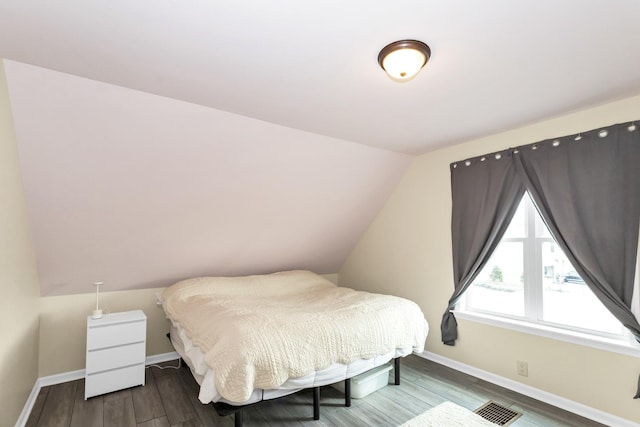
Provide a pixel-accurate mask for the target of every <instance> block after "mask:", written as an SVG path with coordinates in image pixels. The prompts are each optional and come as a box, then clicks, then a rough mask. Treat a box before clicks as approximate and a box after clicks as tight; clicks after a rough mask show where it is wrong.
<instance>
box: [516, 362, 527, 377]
mask: <svg viewBox="0 0 640 427" xmlns="http://www.w3.org/2000/svg"><path fill="white" fill-rule="evenodd" d="M518 375H521V376H523V377H528V376H529V365H528V364H527V362H525V361H523V360H518Z"/></svg>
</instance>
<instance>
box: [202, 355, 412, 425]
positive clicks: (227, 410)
mask: <svg viewBox="0 0 640 427" xmlns="http://www.w3.org/2000/svg"><path fill="white" fill-rule="evenodd" d="M393 373H394V381H393V383H394V384H395V385H400V358H399V357H396V358H394V359H393ZM312 390H313V419H314V420H319V419H320V387H313V388H312ZM282 397H287V396H282ZM282 397H280V398H278V399H281V398H282ZM262 402H264V400H262V401H260V402H255V403H250V404H248V405H239V406H234V405H229V404H228V403H224V402H215V403H212V405H213V407H214V409H215V410H216V412H217V413H218V415H220V416H221V417H226V416H229V415H232V414H233V415H234V426H235V427H242V423H243V414H244V410H245V409H246V408H250V407H252V406H255V405H258V404H260V403H262ZM344 406H346V407H350V406H351V378H347V379H345V380H344Z"/></svg>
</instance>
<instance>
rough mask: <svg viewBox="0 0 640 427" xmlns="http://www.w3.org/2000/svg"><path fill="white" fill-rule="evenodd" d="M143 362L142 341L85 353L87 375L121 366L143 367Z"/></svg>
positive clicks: (143, 346) (143, 344)
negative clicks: (136, 365) (139, 365)
mask: <svg viewBox="0 0 640 427" xmlns="http://www.w3.org/2000/svg"><path fill="white" fill-rule="evenodd" d="M144 362H145V343H144V341H141V342H139V343H136V344H127V345H122V346H118V347H111V348H105V349H100V350H89V351H88V352H87V374H88V375H90V374H94V373H97V372H103V371H108V370H111V369H114V368H120V367H122V366H129V365H135V364H143V365H144Z"/></svg>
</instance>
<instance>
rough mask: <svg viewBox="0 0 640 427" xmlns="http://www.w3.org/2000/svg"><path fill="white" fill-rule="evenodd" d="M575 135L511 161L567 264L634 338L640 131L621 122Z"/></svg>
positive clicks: (639, 334) (638, 329) (639, 333)
mask: <svg viewBox="0 0 640 427" xmlns="http://www.w3.org/2000/svg"><path fill="white" fill-rule="evenodd" d="M580 136H581V138H580V139H579V140H576V139H575V137H566V138H560V139H556V140H548V141H544V142H541V143H539V144H534V145H532V146H527V147H522V148H521V149H520V150H519V152H518V153H517V154H514V156H513V160H514V163H515V165H516V168H517V170H518V174H519V175H520V176H521V177H522V180H523V182H524V184H525V186H526V188H527V191H528V192H529V194H531V197H532V199H533V201H534V202H535V205H536V206H537V208H538V211H539V212H540V216H542V218H543V219H544V221H545V223H546V224H547V226H548V227H549V230H550V231H551V234H552V236H553V237H554V239H555V240H556V242H557V243H558V245H559V246H560V247H561V248H562V250H563V251H564V253H565V254H566V255H567V258H568V259H569V261H571V264H572V265H573V266H574V267H575V269H576V271H577V272H578V273H579V274H580V276H581V277H582V278H583V279H584V281H585V283H586V284H587V285H588V286H589V288H590V289H591V290H592V291H593V293H594V294H595V295H596V296H597V297H598V299H599V300H600V301H601V302H602V304H604V306H605V307H607V309H609V311H610V312H611V313H612V314H613V315H614V316H615V317H616V318H617V319H618V320H620V322H621V323H622V324H623V325H624V326H625V327H627V328H628V329H629V330H630V331H631V332H632V333H633V334H634V335H635V337H636V339H637V340H638V341H640V324H638V321H637V319H636V318H635V316H634V315H633V314H632V313H631V298H632V297H633V287H634V286H633V280H634V275H635V268H636V260H637V249H638V226H639V224H640V131H639V130H638V129H637V128H636V126H635V125H633V124H621V125H616V126H610V127H607V128H604V129H601V130H594V131H590V132H587V133H583V134H581V135H580ZM534 147H536V149H533V148H534Z"/></svg>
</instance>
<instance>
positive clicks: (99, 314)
mask: <svg viewBox="0 0 640 427" xmlns="http://www.w3.org/2000/svg"><path fill="white" fill-rule="evenodd" d="M102 283H103V282H93V284H94V285H95V287H96V309H95V310H93V314H92V315H91V318H93V319H100V318H101V317H102V310H101V309H100V307H99V303H100V285H102Z"/></svg>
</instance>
